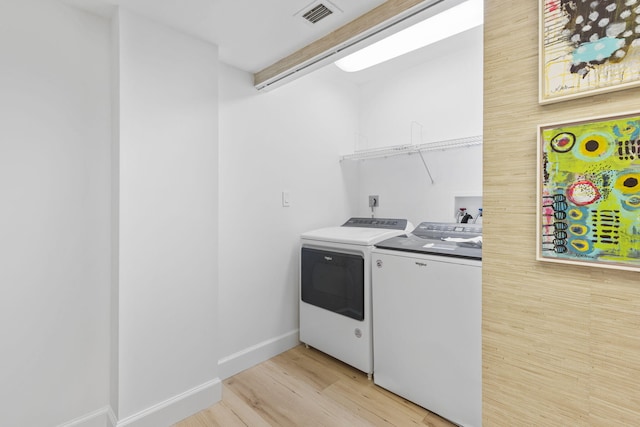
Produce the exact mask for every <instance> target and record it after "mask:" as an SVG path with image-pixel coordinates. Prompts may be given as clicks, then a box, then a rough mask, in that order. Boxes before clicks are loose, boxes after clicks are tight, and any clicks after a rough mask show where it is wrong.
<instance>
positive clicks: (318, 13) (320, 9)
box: [302, 3, 333, 24]
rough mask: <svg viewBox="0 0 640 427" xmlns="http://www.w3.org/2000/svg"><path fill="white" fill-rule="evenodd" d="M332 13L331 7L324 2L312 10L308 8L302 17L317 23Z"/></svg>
mask: <svg viewBox="0 0 640 427" xmlns="http://www.w3.org/2000/svg"><path fill="white" fill-rule="evenodd" d="M332 13H333V11H332V10H331V9H329V8H328V7H327V6H325V5H324V4H322V3H320V4H319V5H317V6H315V7H314V8H312V9H311V10H308V11H307V12H305V13H304V14H303V15H302V17H303V18H304V19H306V20H307V21H309V22H311V23H312V24H315V23H317V22H318V21H320V20H322V19H324V18H326V17H327V16H329V15H331V14H332Z"/></svg>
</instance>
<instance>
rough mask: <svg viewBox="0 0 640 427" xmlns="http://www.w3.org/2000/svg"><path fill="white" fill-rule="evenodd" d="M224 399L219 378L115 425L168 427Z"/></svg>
mask: <svg viewBox="0 0 640 427" xmlns="http://www.w3.org/2000/svg"><path fill="white" fill-rule="evenodd" d="M220 399H222V383H221V382H220V379H219V378H216V379H214V380H211V381H209V382H206V383H204V384H201V385H199V386H198V387H194V388H192V389H191V390H188V391H185V392H184V393H181V394H179V395H177V396H174V397H172V398H170V399H167V400H165V401H164V402H160V403H158V404H157V405H154V406H152V407H150V408H147V409H145V410H144V411H141V412H138V413H137V414H134V415H131V416H129V417H127V418H123V419H121V420H119V421H118V423H117V424H116V426H115V427H125V426H126V427H162V426H165V427H168V426H170V425H172V424H175V423H177V422H178V421H180V420H183V419H185V418H187V417H189V416H191V415H193V414H195V413H197V412H200V411H201V410H203V409H206V408H208V407H209V406H211V405H213V404H214V403H216V402H219V401H220Z"/></svg>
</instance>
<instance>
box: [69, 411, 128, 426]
mask: <svg viewBox="0 0 640 427" xmlns="http://www.w3.org/2000/svg"><path fill="white" fill-rule="evenodd" d="M58 427H116V416H115V414H114V413H113V411H112V410H111V407H110V406H105V407H104V408H100V409H98V410H95V411H93V412H90V413H88V414H85V415H82V416H80V417H78V418H75V419H73V420H71V421H69V422H66V423H64V424H60V425H59V426H58Z"/></svg>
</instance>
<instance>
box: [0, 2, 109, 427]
mask: <svg viewBox="0 0 640 427" xmlns="http://www.w3.org/2000/svg"><path fill="white" fill-rule="evenodd" d="M0 52H2V55H0V70H2V71H1V72H0V93H1V94H2V96H0V117H2V119H1V120H0V122H1V123H2V125H1V126H0V195H1V196H0V197H1V198H2V202H1V205H2V209H1V211H0V259H1V260H2V261H1V262H0V264H1V267H0V284H1V288H2V291H0V292H1V297H0V325H2V326H1V327H0V331H2V332H0V340H1V342H2V356H1V358H0V359H1V360H2V366H1V367H0V402H1V403H0V405H1V407H2V409H1V410H0V425H2V426H25V427H32V426H34V427H35V426H53V425H58V424H59V423H63V422H67V421H70V420H72V419H74V418H76V417H79V416H82V415H85V414H87V413H90V412H93V411H96V410H101V409H104V408H105V406H106V405H107V402H108V391H109V286H110V243H109V236H110V215H109V211H110V204H109V200H110V196H109V191H110V190H109V188H110V142H111V141H110V138H111V132H110V73H109V66H110V65H109V64H110V57H109V23H108V22H107V20H105V19H103V18H99V17H95V16H91V15H88V14H86V13H83V12H79V11H77V10H74V9H71V8H69V7H67V6H64V5H61V4H60V3H58V2H52V1H49V0H4V1H2V2H0ZM103 415H104V414H103ZM102 421H103V422H104V417H103V418H102Z"/></svg>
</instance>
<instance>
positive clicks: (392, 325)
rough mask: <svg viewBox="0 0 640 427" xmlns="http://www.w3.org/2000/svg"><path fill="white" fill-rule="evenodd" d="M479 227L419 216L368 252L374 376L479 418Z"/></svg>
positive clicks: (446, 413)
mask: <svg viewBox="0 0 640 427" xmlns="http://www.w3.org/2000/svg"><path fill="white" fill-rule="evenodd" d="M481 236H482V228H481V226H479V225H475V224H446V223H421V224H420V225H419V226H418V227H417V228H416V229H415V230H414V231H413V233H410V234H408V235H406V236H402V237H393V238H391V239H388V240H385V241H382V242H379V243H378V244H377V245H376V246H377V247H376V249H374V250H373V251H372V253H371V257H372V263H373V267H372V268H373V272H372V299H373V331H374V332H373V342H374V382H375V384H377V385H379V386H381V387H384V388H386V389H387V390H389V391H392V392H393V393H396V394H398V395H400V396H402V397H404V398H406V399H408V400H410V401H412V402H414V403H416V404H418V405H420V406H422V407H424V408H426V409H428V410H430V411H432V412H434V413H436V414H439V415H440V416H442V417H444V418H446V419H448V420H450V421H452V422H454V423H455V424H457V425H461V426H476V427H478V426H480V425H481V424H482V331H481V329H482V276H481V274H482V273H481V269H482V261H481V260H482V248H481Z"/></svg>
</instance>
